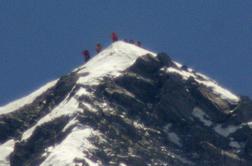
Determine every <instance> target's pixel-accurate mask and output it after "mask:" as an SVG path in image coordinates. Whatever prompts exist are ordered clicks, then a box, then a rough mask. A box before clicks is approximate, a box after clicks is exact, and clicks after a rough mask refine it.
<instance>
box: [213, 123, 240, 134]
mask: <svg viewBox="0 0 252 166" xmlns="http://www.w3.org/2000/svg"><path fill="white" fill-rule="evenodd" d="M239 128H240V125H238V126H234V125H230V126H227V127H226V128H223V127H222V125H220V124H219V125H217V126H216V127H214V130H215V132H216V133H218V134H220V135H222V136H224V137H228V136H229V135H230V134H232V133H234V132H236V131H237V130H238V129H239Z"/></svg>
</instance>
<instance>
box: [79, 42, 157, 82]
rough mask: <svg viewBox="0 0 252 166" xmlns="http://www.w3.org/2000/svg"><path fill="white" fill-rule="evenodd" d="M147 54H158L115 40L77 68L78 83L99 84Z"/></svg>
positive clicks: (118, 73) (117, 74)
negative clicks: (104, 78)
mask: <svg viewBox="0 0 252 166" xmlns="http://www.w3.org/2000/svg"><path fill="white" fill-rule="evenodd" d="M146 54H152V55H153V56H155V55H156V54H155V53H153V52H150V51H147V50H145V49H142V48H140V47H137V46H135V45H133V44H129V43H125V42H123V41H118V42H115V43H113V44H112V45H111V46H110V47H108V48H107V49H105V50H103V51H102V52H100V53H99V54H98V55H96V56H95V57H94V58H93V59H91V60H90V61H89V62H88V63H86V64H84V65H83V66H81V67H79V68H78V69H76V71H78V74H79V77H80V78H79V80H78V81H77V84H88V85H97V84H99V82H100V81H101V80H102V79H103V77H105V76H111V77H117V76H119V75H120V74H121V73H120V72H121V71H124V70H125V69H127V68H128V67H130V66H131V65H132V64H133V63H134V62H135V61H136V59H137V58H138V57H140V56H143V55H146ZM104 62H106V63H104Z"/></svg>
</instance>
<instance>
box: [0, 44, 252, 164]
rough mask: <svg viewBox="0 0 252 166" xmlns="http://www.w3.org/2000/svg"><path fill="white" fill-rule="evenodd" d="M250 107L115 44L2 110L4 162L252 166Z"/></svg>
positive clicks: (171, 65)
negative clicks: (251, 165) (251, 164)
mask: <svg viewBox="0 0 252 166" xmlns="http://www.w3.org/2000/svg"><path fill="white" fill-rule="evenodd" d="M250 127H252V101H251V100H250V99H249V98H248V97H239V96H236V95H235V94H233V93H231V92H230V91H228V90H226V89H224V88H222V87H221V86H219V85H218V84H217V83H216V82H215V81H214V80H211V79H210V78H208V77H207V76H205V75H203V74H201V73H198V72H196V71H194V70H193V69H190V68H188V67H186V66H183V65H181V64H179V63H177V62H175V61H173V60H171V59H170V57H169V56H167V55H166V54H165V53H159V54H156V53H153V52H151V51H148V50H145V49H143V48H140V47H138V46H135V45H133V44H129V43H125V42H122V41H118V42H115V43H113V44H112V45H111V46H109V47H108V48H106V49H105V50H103V51H102V52H100V53H99V54H98V55H96V56H95V57H94V58H93V59H91V60H90V61H88V63H86V64H84V65H82V66H80V67H78V68H76V69H75V70H73V72H71V73H69V74H67V75H65V76H62V77H61V78H59V79H58V80H54V81H52V82H50V83H48V84H46V85H45V86H43V87H41V88H40V89H38V90H37V91H35V92H33V93H32V94H30V95H28V96H26V97H24V98H21V99H19V100H16V101H14V102H11V103H9V104H7V105H6V106H3V107H0V166H8V165H11V166H38V165H40V166H100V165H101V166H102V165H105V166H106V165H115V166H126V165H129V166H140V165H147V166H152V165H157V166H170V165H172V166H173V165H174V166H212V165H216V166H223V165H229V166H249V165H250V164H249V163H251V162H252V161H251V160H252V129H251V128H250Z"/></svg>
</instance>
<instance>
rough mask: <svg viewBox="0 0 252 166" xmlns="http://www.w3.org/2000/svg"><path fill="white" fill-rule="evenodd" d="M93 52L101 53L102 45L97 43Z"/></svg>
mask: <svg viewBox="0 0 252 166" xmlns="http://www.w3.org/2000/svg"><path fill="white" fill-rule="evenodd" d="M95 50H96V53H97V54H98V53H99V52H101V50H102V45H101V44H100V43H97V44H96V47H95Z"/></svg>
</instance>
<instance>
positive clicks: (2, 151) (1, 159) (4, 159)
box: [0, 139, 15, 166]
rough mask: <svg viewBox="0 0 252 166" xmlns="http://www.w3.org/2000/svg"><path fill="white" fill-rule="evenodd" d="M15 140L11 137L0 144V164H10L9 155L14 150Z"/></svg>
mask: <svg viewBox="0 0 252 166" xmlns="http://www.w3.org/2000/svg"><path fill="white" fill-rule="evenodd" d="M14 145H15V141H14V140H13V139H11V140H9V141H6V142H5V143H3V144H1V145H0V165H2V166H4V165H10V160H9V156H10V154H11V153H12V152H13V150H14Z"/></svg>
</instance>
